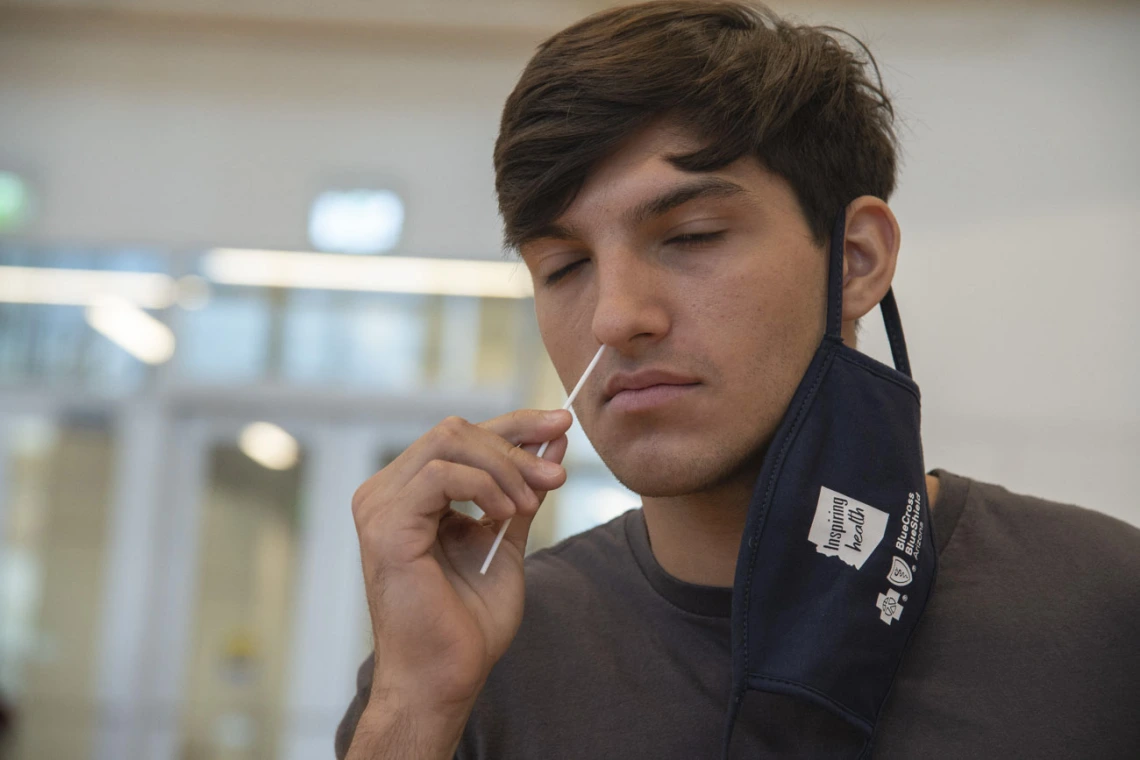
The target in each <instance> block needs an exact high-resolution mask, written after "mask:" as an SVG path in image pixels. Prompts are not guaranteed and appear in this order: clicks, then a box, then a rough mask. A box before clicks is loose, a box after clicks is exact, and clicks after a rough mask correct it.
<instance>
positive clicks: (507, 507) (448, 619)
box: [349, 410, 571, 758]
mask: <svg viewBox="0 0 1140 760" xmlns="http://www.w3.org/2000/svg"><path fill="white" fill-rule="evenodd" d="M570 424H571V417H570V413H569V412H566V411H552V412H539V411H532V410H523V411H517V412H512V413H510V414H506V415H503V416H502V417H496V418H495V419H493V420H489V421H487V422H484V423H481V424H479V425H473V424H471V423H468V422H466V421H464V420H462V419H459V418H458V417H449V418H448V419H446V420H444V421H443V422H441V423H440V424H438V425H436V426H435V427H434V428H432V429H431V430H430V431H428V433H426V434H425V435H424V436H423V437H422V438H420V439H419V440H417V441H416V442H415V443H413V444H412V445H411V446H409V447H408V448H407V450H405V451H404V452H403V453H402V454H401V455H400V456H398V457H397V458H396V459H395V460H393V461H392V463H391V464H389V465H388V466H387V467H385V468H384V469H382V470H381V471H380V472H378V473H376V474H375V475H373V476H372V477H371V478H369V479H368V480H367V481H365V482H364V484H362V485H361V486H360V488H358V489H357V491H356V494H355V495H354V496H353V499H352V513H353V518H354V519H355V521H356V530H357V534H358V536H359V539H360V554H361V560H362V563H363V566H364V584H365V590H366V592H367V596H368V607H369V612H370V614H371V618H372V632H373V641H374V643H375V651H376V669H375V671H374V674H373V681H372V693H371V697H370V700H369V706H368V707H367V708H366V710H365V712H364V714H363V715H362V716H361V720H360V724H359V726H358V728H357V734H356V738H355V739H354V740H353V743H352V747H351V749H350V750H349V757H350V758H355V757H361V758H363V757H369V758H378V757H380V758H386V757H417V758H419V757H424V758H429V757H439V758H450V757H452V755H453V754H454V751H455V746H456V745H457V743H458V741H459V738H460V736H461V735H462V731H463V726H464V724H465V723H466V721H467V716H468V715H469V714H470V711H471V708H472V707H473V706H474V703H475V699H476V697H477V696H478V695H479V692H480V690H481V689H482V688H483V684H484V683H485V681H486V679H487V676H488V675H489V674H490V672H491V668H492V666H494V664H495V663H496V662H497V661H498V660H499V658H500V657H502V656H503V653H504V652H506V650H507V647H508V645H509V644H510V642H511V640H512V639H513V638H514V636H515V633H516V632H517V631H518V627H519V624H520V623H521V621H522V612H523V596H524V579H523V555H524V553H525V549H526V539H527V534H528V533H529V532H530V525H531V521H532V520H533V518H534V515H535V513H536V512H537V511H538V507H539V505H540V504H541V502H542V499H543V497H545V495H546V492H547V491H550V490H552V489H554V488H558V487H559V486H561V485H562V484H563V483H564V482H565V479H566V472H565V470H563V469H562V467H561V465H560V464H559V463H560V462H561V461H562V457H563V455H564V454H565V453H566V435H565V434H566V431H567V430H568V429H569V428H570ZM545 441H551V442H552V443H551V444H550V446H549V448H548V449H547V451H546V455H545V457H546V460H548V461H544V460H542V459H539V458H538V457H536V456H535V455H534V453H533V452H534V451H536V450H537V449H538V447H539V446H540V445H541V444H542V443H544V442H545ZM517 444H522V445H523V447H524V448H517V447H516V445H517ZM453 501H473V502H475V504H477V505H478V506H479V507H480V508H481V509H482V510H483V512H484V513H485V517H484V518H483V519H482V520H475V519H473V518H470V517H468V516H466V515H464V514H462V513H461V512H457V511H455V510H454V509H452V508H451V502H453ZM508 517H511V518H513V519H512V520H511V525H510V528H508V530H507V534H506V536H505V537H504V539H503V544H502V546H500V547H499V552H498V555H496V557H495V559H494V561H493V562H492V563H491V566H490V567H489V568H488V570H487V574H486V575H481V574H480V573H479V568H480V566H481V565H482V563H483V559H484V558H485V557H486V555H487V552H488V551H489V550H490V548H491V544H492V542H493V541H494V539H495V533H496V530H495V522H501V521H503V520H505V519H507V518H508Z"/></svg>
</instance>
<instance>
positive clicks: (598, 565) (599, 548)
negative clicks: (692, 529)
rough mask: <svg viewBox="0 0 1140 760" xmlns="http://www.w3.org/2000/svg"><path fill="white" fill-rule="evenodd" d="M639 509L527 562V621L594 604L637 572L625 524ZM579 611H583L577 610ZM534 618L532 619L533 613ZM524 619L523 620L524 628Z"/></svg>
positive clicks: (634, 517) (544, 551)
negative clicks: (537, 616) (542, 615)
mask: <svg viewBox="0 0 1140 760" xmlns="http://www.w3.org/2000/svg"><path fill="white" fill-rule="evenodd" d="M637 513H638V510H636V509H633V510H630V511H628V512H625V513H624V514H622V515H619V516H618V517H615V518H614V519H613V520H610V521H609V522H607V523H604V524H602V525H598V526H596V527H594V528H591V529H590V530H587V531H584V532H582V533H579V534H577V535H574V536H571V537H569V538H567V539H565V540H563V541H561V542H559V543H557V544H555V545H554V546H551V547H549V548H546V549H540V550H539V551H536V552H534V553H532V554H530V555H528V556H527V558H526V608H527V612H526V613H525V615H526V617H527V618H530V617H534V616H535V615H537V614H539V613H542V614H549V613H551V612H554V611H557V610H559V609H574V608H575V607H576V605H579V604H584V603H592V604H596V603H597V602H598V600H599V598H600V597H608V596H610V592H612V591H615V590H616V587H617V586H618V585H620V584H622V583H623V582H628V581H629V579H630V572H631V571H635V570H636V565H635V561H634V559H633V556H632V551H631V549H630V546H629V539H628V537H627V529H628V528H627V525H628V523H629V521H630V520H633V519H636V517H637ZM578 609H580V607H578ZM532 613H533V614H532ZM525 622H526V620H525V619H524V623H525Z"/></svg>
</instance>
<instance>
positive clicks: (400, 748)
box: [348, 692, 474, 760]
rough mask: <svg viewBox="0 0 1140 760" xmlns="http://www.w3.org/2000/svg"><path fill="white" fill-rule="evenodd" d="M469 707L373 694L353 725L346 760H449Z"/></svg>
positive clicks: (456, 744)
mask: <svg viewBox="0 0 1140 760" xmlns="http://www.w3.org/2000/svg"><path fill="white" fill-rule="evenodd" d="M473 706H474V701H473V700H472V703H471V704H470V705H439V704H432V703H428V702H413V701H408V700H406V699H400V698H396V697H394V696H393V695H391V694H384V693H381V694H377V693H375V692H374V693H373V694H372V696H371V697H370V699H369V701H368V706H367V707H365V709H364V712H363V713H362V714H361V716H360V720H359V722H358V723H357V725H356V732H355V733H354V734H353V739H352V745H351V747H350V749H349V753H348V760H355V759H356V758H361V759H363V758H368V760H389V758H391V759H392V760H395V758H408V757H416V758H438V759H439V760H445V759H446V760H451V758H452V757H454V755H455V751H456V748H457V747H458V746H459V740H460V739H461V738H462V736H463V729H464V727H465V726H466V725H467V718H468V717H469V716H470V714H471V708H472V707H473Z"/></svg>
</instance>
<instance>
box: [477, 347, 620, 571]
mask: <svg viewBox="0 0 1140 760" xmlns="http://www.w3.org/2000/svg"><path fill="white" fill-rule="evenodd" d="M605 350H606V347H605V345H602V346H601V348H599V349H598V353H596V354H594V358H593V359H591V360H590V363H589V364H588V365H586V371H585V372H583V373H582V376H581V377H580V378H578V384H577V385H575V386H574V390H572V391H570V395H569V396H567V397H566V403H565V404H563V405H562V408H563V409H569V408H570V407H571V406H572V405H573V404H574V399H576V398H578V391H580V390H582V386H583V385H585V384H586V379H587V378H588V377H589V376H590V373H591V372H593V371H594V367H596V366H598V360H599V359H601V358H602V352H603V351H605ZM549 445H550V441H546V442H545V443H543V444H542V445H541V446H539V447H538V454H537V456H538V458H539V459H542V455H543V454H545V453H546V447H547V446H549ZM510 524H511V518H509V517H508V518H507V519H506V520H503V524H502V525H501V526H499V533H498V535H496V536H495V542H494V543H493V544H491V551H489V552H487V559H485V560H483V567H481V568H479V574H480V575H486V574H487V568H488V567H490V566H491V560H492V559H493V558H494V556H495V552H497V551H499V544H501V543H503V536H505V535H507V528H508V527H509V526H510Z"/></svg>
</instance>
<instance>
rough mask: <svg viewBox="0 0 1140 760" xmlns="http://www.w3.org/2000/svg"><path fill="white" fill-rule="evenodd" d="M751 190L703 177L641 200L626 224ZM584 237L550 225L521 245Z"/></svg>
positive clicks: (562, 226) (571, 228)
mask: <svg viewBox="0 0 1140 760" xmlns="http://www.w3.org/2000/svg"><path fill="white" fill-rule="evenodd" d="M747 192H748V191H747V190H745V189H744V188H743V187H741V186H740V185H738V184H736V183H735V182H731V181H729V180H727V179H723V178H721V177H704V178H702V179H698V180H695V181H692V182H686V183H684V184H681V185H678V186H676V187H673V188H670V189H669V190H667V191H665V192H664V193H661V194H660V195H658V196H656V197H654V198H650V199H648V200H645V201H642V202H641V203H639V204H638V205H637V206H635V207H634V208H633V209H631V210H630V211H629V212H628V213H626V215H625V221H626V223H627V224H629V225H630V226H637V225H639V224H642V223H644V222H646V221H648V220H650V219H653V218H654V217H658V216H662V215H663V214H667V213H668V212H670V211H672V210H673V209H675V208H677V207H678V206H680V205H683V204H685V203H688V202H689V201H692V200H696V199H698V198H727V197H730V196H734V195H742V194H746V193H747ZM582 237H583V236H582V234H581V233H580V232H579V230H578V228H577V227H575V226H573V225H569V224H560V223H558V222H550V223H549V224H545V225H543V226H542V227H540V228H538V229H537V230H535V231H534V232H533V233H532V234H530V235H527V236H526V239H525V240H523V241H521V242H520V243H519V245H520V246H521V245H523V244H524V243H529V242H531V241H534V240H539V239H543V238H550V239H552V240H580V239H582Z"/></svg>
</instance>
